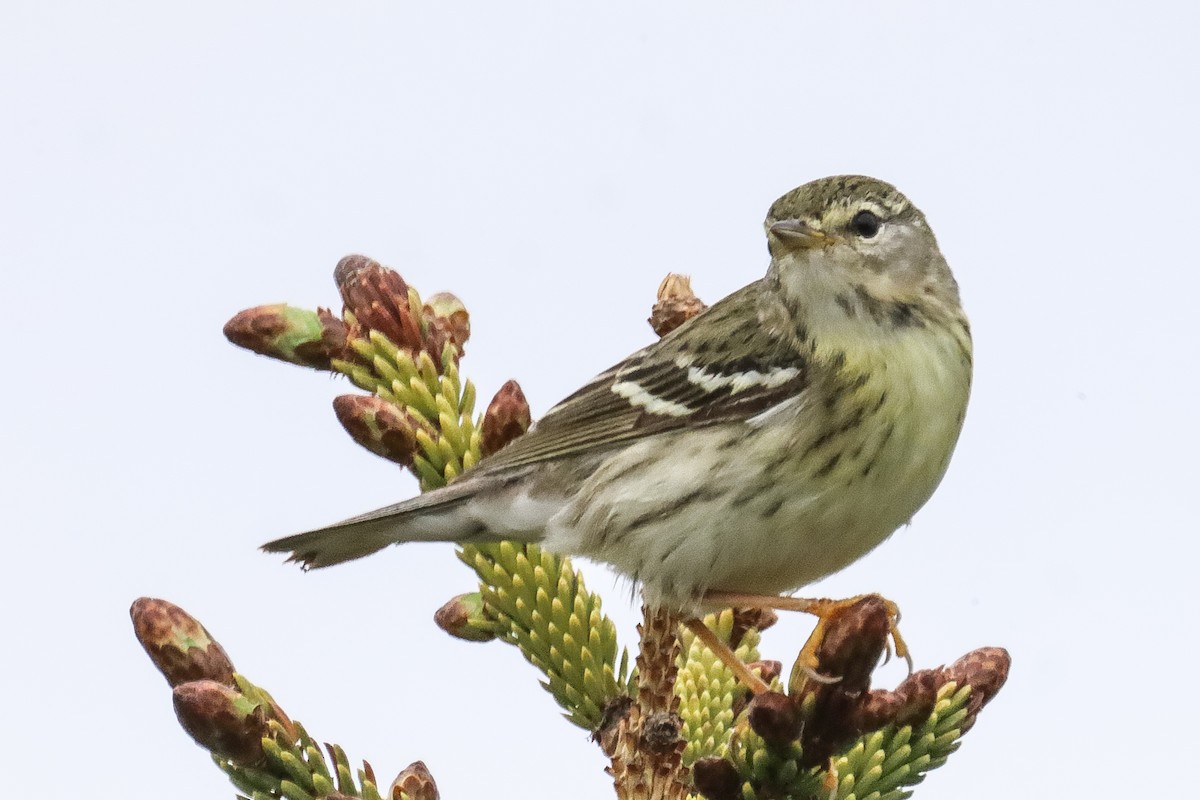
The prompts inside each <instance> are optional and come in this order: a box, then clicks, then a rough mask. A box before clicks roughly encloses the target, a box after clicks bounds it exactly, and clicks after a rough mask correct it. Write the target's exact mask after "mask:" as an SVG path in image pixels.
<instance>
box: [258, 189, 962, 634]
mask: <svg viewBox="0 0 1200 800" xmlns="http://www.w3.org/2000/svg"><path fill="white" fill-rule="evenodd" d="M673 224H674V225H676V226H679V225H684V226H686V224H687V223H686V220H678V219H676V220H674V222H673ZM765 228H766V235H767V246H768V250H769V252H770V256H771V261H770V265H769V267H768V268H767V272H766V275H765V276H764V277H763V278H762V279H761V280H757V281H755V282H753V283H751V284H750V285H748V286H746V287H745V288H743V289H740V290H738V291H736V292H734V293H733V294H731V295H729V296H728V297H726V298H725V299H723V300H721V301H720V302H718V303H716V304H715V305H713V306H712V307H711V308H709V309H708V310H707V311H704V312H703V313H701V314H699V315H698V316H696V317H694V318H692V319H690V320H688V321H687V322H685V323H684V324H683V325H682V326H680V327H679V328H677V329H676V330H674V331H672V332H671V333H669V334H668V335H666V336H665V337H663V338H662V339H660V340H659V341H657V342H655V343H654V344H652V345H650V346H649V347H646V348H644V349H642V350H639V351H638V352H636V353H634V354H633V355H631V356H629V357H628V358H626V359H625V360H624V361H621V362H620V363H619V364H617V365H615V366H613V367H612V368H610V369H608V370H606V371H604V372H602V373H600V374H599V375H598V376H596V377H595V378H594V379H592V380H591V381H590V382H588V383H587V384H586V385H585V386H583V388H581V389H579V390H578V391H577V392H575V393H574V394H572V395H570V396H569V397H567V398H566V399H565V400H563V401H562V402H561V403H559V404H558V405H556V406H554V407H553V408H552V409H551V410H550V411H549V412H547V413H546V415H545V416H544V417H543V418H542V419H541V420H539V421H538V422H537V423H536V424H535V425H534V426H533V427H532V428H531V429H530V430H529V432H528V433H526V434H525V435H524V436H521V437H520V438H518V439H516V440H515V441H513V442H512V443H511V444H509V445H508V446H507V447H505V448H503V449H502V450H500V451H499V452H497V453H495V454H493V455H491V456H489V457H487V458H484V459H483V460H481V461H480V462H479V463H478V464H477V465H476V466H474V467H473V468H471V469H469V470H467V471H466V472H465V473H464V474H463V475H462V476H461V477H460V478H459V480H457V481H456V482H454V483H452V484H450V485H449V486H446V487H445V488H441V489H437V490H434V491H431V492H428V493H426V494H423V495H420V496H419V497H414V498H412V499H411V500H406V501H404V502H402V503H399V504H396V505H391V506H387V507H386V508H381V509H378V510H376V511H372V512H370V513H368V514H363V515H362V516H358V517H354V518H352V519H348V520H346V521H344V522H341V523H338V524H336V525H333V526H330V527H327V528H322V529H319V530H314V531H310V532H308V533H301V534H298V535H295V536H289V537H286V538H283V539H278V540H276V541H273V542H270V543H269V544H267V545H265V546H264V549H265V550H267V551H271V552H288V553H290V554H291V560H294V561H298V562H300V563H301V564H302V565H303V566H305V567H326V566H329V565H332V564H337V563H340V562H343V561H349V560H351V559H355V558H360V557H362V556H365V555H369V554H370V553H373V552H375V551H377V550H379V549H381V548H383V547H385V546H387V545H389V544H393V543H398V542H411V541H455V542H485V541H497V540H516V541H524V542H539V543H541V544H542V545H543V546H544V547H545V548H547V549H548V550H550V551H553V552H558V553H564V554H570V555H576V556H584V557H587V558H590V559H594V560H596V561H600V562H604V563H607V564H610V565H611V566H612V567H614V568H615V569H616V570H617V571H618V572H620V573H623V574H624V575H626V576H628V577H630V578H632V579H633V580H634V581H635V582H637V583H638V584H640V585H641V587H642V590H643V595H644V597H645V600H646V602H647V603H649V604H650V605H651V606H656V607H661V608H668V609H671V610H675V611H680V612H683V613H685V614H696V613H697V612H698V611H699V610H700V609H702V608H703V607H705V606H706V604H707V603H709V602H710V601H711V600H712V599H713V598H718V599H729V598H733V597H736V598H738V599H741V600H745V599H746V598H763V599H764V604H766V605H770V599H771V598H775V597H776V596H777V595H779V594H780V593H786V592H790V591H792V590H795V589H797V588H799V587H802V586H804V585H806V584H809V583H811V582H813V581H815V580H817V579H819V578H822V577H824V576H826V575H829V574H831V573H833V572H835V571H837V570H839V569H841V568H843V567H845V566H846V565H848V564H850V563H851V562H853V561H855V560H857V559H858V558H860V557H861V556H863V555H864V554H866V553H867V552H868V551H870V550H871V549H873V548H874V547H876V546H877V545H878V544H879V543H880V542H882V541H884V539H886V538H887V537H888V536H889V535H891V534H892V533H893V532H894V531H895V530H896V529H897V528H899V527H900V526H902V525H904V524H905V523H907V522H908V521H909V520H910V518H911V517H912V516H913V514H914V513H915V512H916V511H917V510H918V509H919V508H921V506H922V505H923V504H924V503H925V501H926V500H928V499H929V497H930V495H931V494H932V493H933V491H934V489H935V488H936V487H937V485H938V483H939V482H940V481H941V479H942V476H943V475H944V473H945V472H946V468H947V465H948V464H949V461H950V457H951V453H952V451H953V450H954V446H955V443H956V442H957V440H958V436H959V431H960V430H961V428H962V424H963V417H964V414H965V412H966V407H967V398H968V395H969V392H970V386H971V369H972V355H971V335H970V328H969V325H968V322H967V317H966V315H965V314H964V312H963V310H962V307H961V304H960V301H959V291H958V285H957V283H956V282H955V280H954V277H953V275H952V274H951V272H950V268H949V266H948V265H947V263H946V260H945V258H943V256H942V254H941V252H940V250H939V249H938V245H937V241H936V239H935V238H934V235H933V231H932V230H930V227H929V225H928V223H927V222H926V220H925V216H924V215H923V214H922V213H921V212H920V211H919V210H918V209H917V208H916V207H915V206H914V205H913V204H912V203H910V202H909V201H908V199H907V198H905V197H904V195H902V194H901V193H900V192H899V191H897V190H896V188H895V187H893V186H891V185H890V184H887V183H884V182H883V181H880V180H876V179H873V178H868V177H864V176H856V175H843V176H836V177H830V178H824V179H821V180H817V181H813V182H811V183H807V184H805V185H803V186H801V187H799V188H798V189H795V190H793V191H791V192H788V193H787V194H785V195H784V196H783V197H781V198H779V199H778V200H777V201H775V203H774V204H773V205H772V206H771V208H770V211H769V212H768V214H767V218H766V223H765ZM744 604H749V603H744Z"/></svg>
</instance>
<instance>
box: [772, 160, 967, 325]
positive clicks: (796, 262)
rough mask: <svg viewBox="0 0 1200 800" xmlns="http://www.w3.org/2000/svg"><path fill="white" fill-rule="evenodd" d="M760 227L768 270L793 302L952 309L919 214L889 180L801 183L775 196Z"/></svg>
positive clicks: (948, 281) (947, 277)
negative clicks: (768, 254)
mask: <svg viewBox="0 0 1200 800" xmlns="http://www.w3.org/2000/svg"><path fill="white" fill-rule="evenodd" d="M764 224H765V227H766V231H767V244H768V247H769V249H770V251H771V261H772V271H773V273H774V274H775V277H776V278H777V279H778V281H779V285H780V287H781V289H782V290H783V291H784V293H785V294H786V295H790V296H792V297H793V298H794V299H796V300H798V301H800V302H804V303H806V304H809V305H811V304H812V303H823V302H827V301H828V300H835V301H836V303H837V305H839V306H845V305H847V304H856V305H868V304H870V303H872V302H878V303H885V304H886V303H933V304H936V305H938V306H944V307H945V309H946V310H947V311H950V310H953V309H957V307H958V303H959V298H958V285H957V283H956V282H955V280H954V276H953V275H952V274H951V273H950V268H949V267H948V266H947V264H946V260H945V258H943V257H942V254H941V251H940V250H939V249H938V245H937V240H936V239H935V238H934V235H933V231H932V230H930V228H929V225H928V223H927V222H926V221H925V215H924V214H922V213H921V212H920V210H919V209H917V207H916V206H914V205H913V204H912V203H911V202H909V200H908V198H907V197H905V196H904V195H903V194H901V193H900V192H899V190H897V189H896V187H894V186H892V185H891V184H888V183H884V182H883V181H880V180H876V179H875V178H868V177H865V176H862V175H838V176H834V177H831V178H822V179H821V180H816V181H813V182H811V183H806V184H804V185H803V186H801V187H799V188H797V189H793V190H792V191H790V192H788V193H787V194H785V195H784V196H783V197H781V198H779V199H778V200H776V201H775V203H774V204H773V205H772V206H771V210H770V211H769V212H768V213H767V219H766V222H765V223H764ZM826 291H827V292H828V293H830V294H832V297H820V296H819V295H821V294H823V293H825V292H826ZM814 295H816V296H814ZM862 310H864V311H866V310H868V309H865V308H864V309H862Z"/></svg>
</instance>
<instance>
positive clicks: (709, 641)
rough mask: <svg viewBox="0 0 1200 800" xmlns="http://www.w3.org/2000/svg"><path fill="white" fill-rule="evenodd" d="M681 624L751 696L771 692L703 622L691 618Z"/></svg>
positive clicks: (696, 618) (765, 683)
mask: <svg viewBox="0 0 1200 800" xmlns="http://www.w3.org/2000/svg"><path fill="white" fill-rule="evenodd" d="M683 624H684V625H686V626H687V627H688V630H690V631H691V632H692V633H694V634H696V638H697V639H699V640H700V641H702V642H704V645H705V647H707V648H708V649H709V650H712V652H713V655H715V656H716V657H717V658H719V659H721V663H723V664H724V665H725V666H727V667H729V669H730V670H732V671H733V674H734V677H736V678H737V679H738V680H739V681H741V682H742V685H744V686H745V687H746V688H748V689H749V690H750V692H751V693H752V694H755V695H759V694H762V693H763V692H769V691H771V687H770V686H769V685H767V682H766V681H764V680H763V679H762V678H760V677H758V676H757V675H755V674H754V673H753V672H751V671H750V668H749V667H747V666H746V663H745V662H744V661H742V660H741V659H740V658H738V657H737V653H735V652H733V648H732V647H730V646H729V645H727V644H725V643H724V642H722V641H721V638H720V637H719V636H717V635H716V634H715V633H713V632H712V630H711V629H710V628H709V627H708V626H707V625H705V624H704V620H702V619H700V618H699V617H691V618H690V619H687V620H684V623H683Z"/></svg>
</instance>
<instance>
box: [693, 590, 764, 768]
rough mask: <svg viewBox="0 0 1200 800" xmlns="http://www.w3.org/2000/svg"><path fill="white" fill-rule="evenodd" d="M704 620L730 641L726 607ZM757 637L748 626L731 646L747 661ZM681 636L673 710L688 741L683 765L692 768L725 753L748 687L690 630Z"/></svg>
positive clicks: (755, 650)
mask: <svg viewBox="0 0 1200 800" xmlns="http://www.w3.org/2000/svg"><path fill="white" fill-rule="evenodd" d="M704 624H705V625H707V626H708V627H709V628H711V629H712V630H713V631H714V632H715V633H716V634H717V636H718V637H720V639H721V641H723V642H725V643H726V644H729V642H730V638H731V636H732V635H733V630H734V613H733V611H732V610H731V609H725V610H724V611H722V612H720V613H719V614H709V615H708V616H706V617H705V618H704ZM760 638H761V634H760V633H759V631H758V630H756V629H754V628H750V629H749V630H747V631H746V632H745V634H743V635H742V637H741V642H740V643H738V645H737V647H736V648H734V652H735V653H737V656H738V658H740V659H741V660H742V661H744V662H747V663H749V662H752V661H757V660H758V657H759V654H758V643H759V639H760ZM680 639H681V644H682V650H681V653H680V656H679V675H678V677H677V678H676V679H675V694H676V695H677V696H678V697H679V711H678V713H679V716H680V718H681V719H682V721H683V727H682V728H681V730H680V734H681V735H682V736H683V738H684V740H685V741H686V742H687V747H686V748H685V749H684V751H683V763H684V766H691V765H692V764H694V763H695V762H696V760H697V759H701V758H706V757H709V756H723V755H725V754H726V751H727V750H728V747H729V736H730V733H731V732H732V730H733V726H734V720H735V716H736V715H735V714H734V707H735V705H737V704H741V705H744V704H745V702H744V701H745V700H746V697H747V694H748V691H747V689H746V687H744V686H742V685H741V684H740V683H738V680H737V678H736V677H734V674H733V670H731V669H729V667H727V666H725V663H724V662H722V661H721V660H720V659H719V658H717V657H716V656H715V655H713V652H712V651H711V650H709V649H708V648H707V647H705V646H704V643H703V642H701V641H700V640H699V639H697V638H696V636H695V634H693V633H692V632H691V631H689V630H687V629H683V630H682V631H681V634H680Z"/></svg>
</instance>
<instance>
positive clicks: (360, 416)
mask: <svg viewBox="0 0 1200 800" xmlns="http://www.w3.org/2000/svg"><path fill="white" fill-rule="evenodd" d="M333 411H334V413H335V414H336V415H337V418H338V422H340V423H342V427H343V428H345V429H346V433H348V434H350V438H352V439H353V440H354V441H356V442H358V443H359V444H360V445H362V446H363V447H365V448H366V449H367V450H370V451H371V452H372V453H374V454H375V455H377V456H380V457H382V458H386V459H387V460H388V461H393V462H395V463H397V464H400V465H401V466H405V467H407V466H408V465H410V464H412V462H413V455H414V454H415V453H416V452H417V439H416V431H417V428H419V427H423V425H422V423H421V421H419V420H418V419H416V418H415V417H414V416H413V415H411V414H409V413H408V412H407V411H405V410H404V409H403V408H400V407H399V406H396V405H395V404H393V403H389V402H388V401H387V400H384V399H383V398H382V397H379V396H377V395H362V394H344V395H342V396H340V397H336V398H334V400H333ZM424 427H428V426H424Z"/></svg>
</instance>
